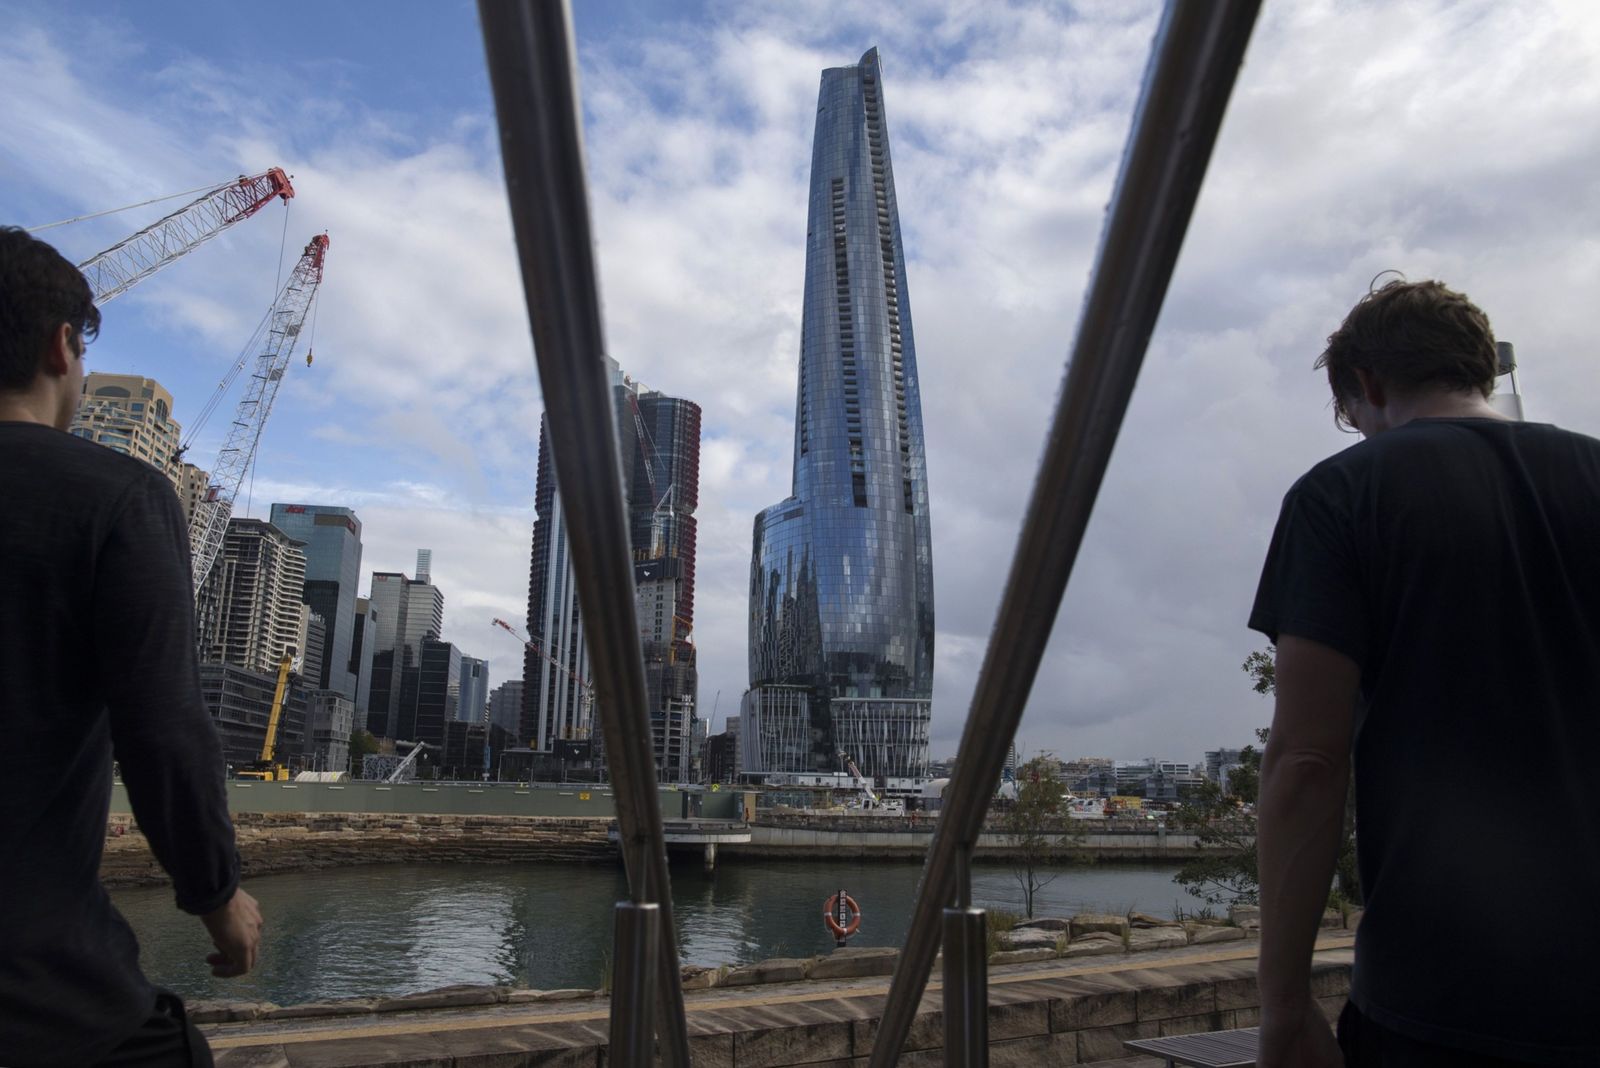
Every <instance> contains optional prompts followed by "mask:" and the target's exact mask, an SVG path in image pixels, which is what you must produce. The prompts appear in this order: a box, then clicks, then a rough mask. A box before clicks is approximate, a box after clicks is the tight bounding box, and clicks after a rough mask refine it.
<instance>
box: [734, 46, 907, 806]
mask: <svg viewBox="0 0 1600 1068" xmlns="http://www.w3.org/2000/svg"><path fill="white" fill-rule="evenodd" d="M930 539H931V535H930V530H929V523H928V476H927V467H926V463H925V460H924V453H923V442H922V405H921V400H920V397H919V393H918V388H917V360H916V345H915V343H914V341H913V338H912V332H911V308H910V304H909V303H908V300H907V295H906V272H905V257H904V253H903V252H902V248H901V242H900V220H899V214H898V211H897V209H896V206H895V194H894V170H893V167H892V166H891V163H890V157H889V137H888V130H887V124H886V122H885V118H884V107H883V84H882V76H881V72H880V69H879V65H878V52H877V49H875V48H874V49H871V50H869V51H868V52H867V53H866V54H865V55H864V56H862V57H861V60H860V62H859V63H857V64H856V65H855V66H852V67H836V68H832V69H829V70H825V71H823V72H822V87H821V90H820V92H819V94H818V98H817V126H816V136H815V139H814V141H813V144H812V155H811V193H810V208H809V215H808V219H807V223H806V277H805V297H804V312H803V317H802V321H801V334H800V381H799V398H798V402H797V404H796V410H795V432H794V481H793V491H792V493H791V494H790V496H789V497H788V499H786V500H784V501H782V502H780V503H778V504H775V505H773V506H772V507H770V508H768V509H766V510H765V511H763V512H761V513H760V514H759V515H757V516H756V521H755V539H754V541H755V545H754V551H753V554H752V561H751V568H750V690H749V691H747V692H746V694H745V697H744V702H743V705H742V708H741V715H742V717H743V730H742V732H741V734H742V738H741V741H742V748H743V754H742V755H743V758H744V769H743V770H744V771H745V772H746V773H751V774H760V775H765V776H768V777H771V776H782V775H783V774H788V773H808V772H810V773H815V772H835V771H842V770H843V760H844V758H845V757H849V758H851V759H853V760H854V761H856V763H857V764H858V765H859V766H860V768H861V769H862V771H863V773H865V774H867V775H872V776H877V777H903V776H921V775H925V774H926V773H927V765H928V721H929V713H930V707H931V698H932V695H933V554H932V546H931V543H930Z"/></svg>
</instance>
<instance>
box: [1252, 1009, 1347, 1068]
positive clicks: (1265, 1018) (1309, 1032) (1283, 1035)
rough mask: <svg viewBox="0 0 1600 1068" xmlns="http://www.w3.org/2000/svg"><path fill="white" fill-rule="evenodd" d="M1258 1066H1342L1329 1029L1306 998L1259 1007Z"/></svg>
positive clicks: (1291, 1067) (1305, 1067) (1337, 1067)
mask: <svg viewBox="0 0 1600 1068" xmlns="http://www.w3.org/2000/svg"><path fill="white" fill-rule="evenodd" d="M1256 1065H1257V1066H1258V1068H1344V1054H1343V1053H1341V1052H1340V1050H1339V1043H1338V1042H1337V1041H1336V1040H1335V1039H1334V1037H1333V1030H1332V1029H1331V1028H1330V1027H1329V1026H1328V1024H1327V1021H1325V1020H1324V1019H1323V1018H1322V1013H1321V1012H1319V1011H1317V1007H1316V1006H1315V1005H1314V1004H1312V1002H1311V999H1310V997H1309V996H1308V997H1307V998H1306V999H1305V1002H1304V1003H1303V1004H1301V1005H1300V1006H1298V1007H1295V1008H1290V1007H1287V1006H1286V1007H1284V1008H1282V1009H1278V1010H1273V1009H1271V1008H1269V1007H1268V1006H1262V1012H1261V1041H1260V1046H1259V1047H1258V1049H1257V1051H1256Z"/></svg>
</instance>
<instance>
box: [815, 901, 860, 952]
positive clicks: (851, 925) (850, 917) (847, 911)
mask: <svg viewBox="0 0 1600 1068" xmlns="http://www.w3.org/2000/svg"><path fill="white" fill-rule="evenodd" d="M822 922H823V923H825V924H827V925H828V930H830V931H832V932H833V937H834V939H835V940H836V941H837V942H838V943H839V944H840V945H841V946H842V945H844V943H845V939H847V938H849V937H850V936H851V935H853V934H855V933H856V931H858V930H859V929H860V928H861V906H860V905H857V904H856V901H855V898H853V897H851V896H850V895H849V894H847V893H845V892H844V891H843V890H840V891H839V892H838V893H837V894H834V895H833V896H832V897H830V898H829V899H828V903H827V904H826V905H823V906H822Z"/></svg>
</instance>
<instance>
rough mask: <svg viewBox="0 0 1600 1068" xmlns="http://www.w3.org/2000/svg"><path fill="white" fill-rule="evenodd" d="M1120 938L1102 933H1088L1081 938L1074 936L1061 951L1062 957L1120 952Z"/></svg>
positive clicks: (1095, 955)
mask: <svg viewBox="0 0 1600 1068" xmlns="http://www.w3.org/2000/svg"><path fill="white" fill-rule="evenodd" d="M1121 952H1122V939H1121V938H1120V937H1117V936H1116V935H1109V934H1104V933H1098V934H1089V935H1086V936H1084V937H1082V938H1074V939H1073V940H1072V941H1070V942H1068V943H1067V948H1066V949H1065V950H1063V951H1062V953H1061V955H1062V956H1063V957H1098V956H1101V955H1103V954H1109V953H1121Z"/></svg>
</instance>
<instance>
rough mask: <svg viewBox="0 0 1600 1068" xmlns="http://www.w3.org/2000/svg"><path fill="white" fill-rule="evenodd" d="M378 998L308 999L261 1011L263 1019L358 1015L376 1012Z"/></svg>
mask: <svg viewBox="0 0 1600 1068" xmlns="http://www.w3.org/2000/svg"><path fill="white" fill-rule="evenodd" d="M377 1007H378V1001H377V999H376V998H337V999H335V1000H332V1001H308V1002H305V1003H304V1004H301V1005H281V1006H276V1007H274V1008H271V1009H267V1010H265V1011H264V1012H262V1013H261V1016H260V1018H261V1019H263V1020H303V1019H310V1018H311V1017H315V1016H357V1015H363V1014H365V1013H369V1012H375V1011H376V1010H377Z"/></svg>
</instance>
